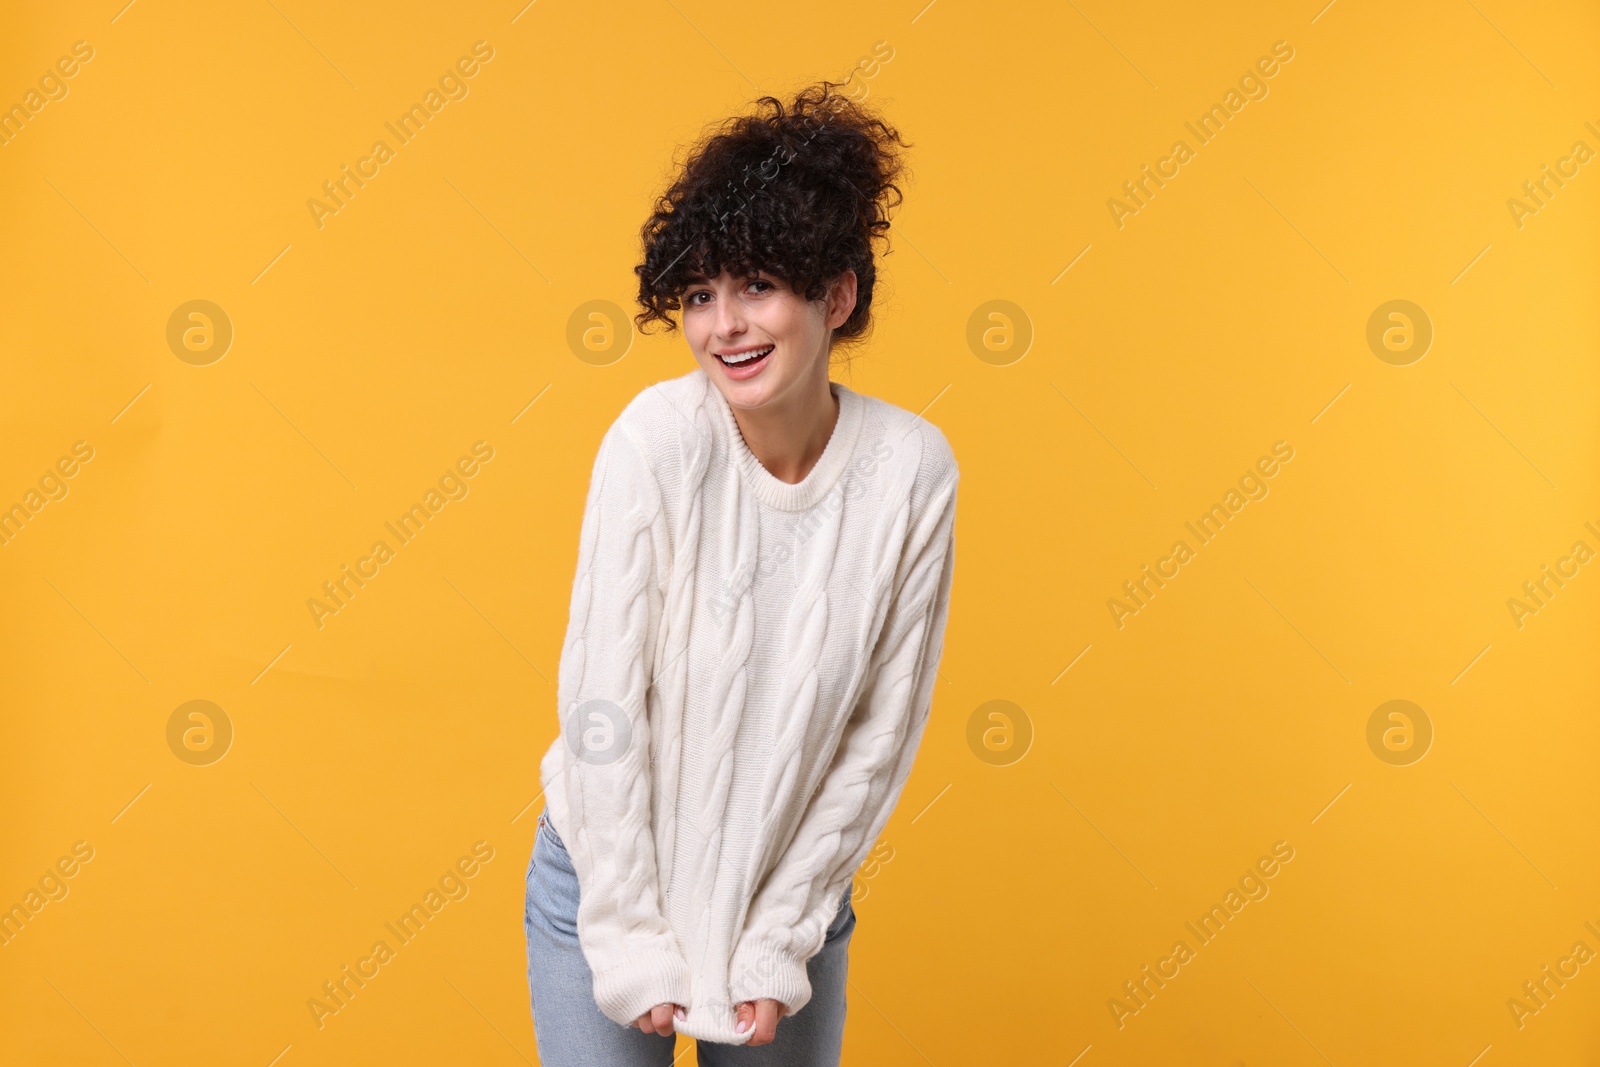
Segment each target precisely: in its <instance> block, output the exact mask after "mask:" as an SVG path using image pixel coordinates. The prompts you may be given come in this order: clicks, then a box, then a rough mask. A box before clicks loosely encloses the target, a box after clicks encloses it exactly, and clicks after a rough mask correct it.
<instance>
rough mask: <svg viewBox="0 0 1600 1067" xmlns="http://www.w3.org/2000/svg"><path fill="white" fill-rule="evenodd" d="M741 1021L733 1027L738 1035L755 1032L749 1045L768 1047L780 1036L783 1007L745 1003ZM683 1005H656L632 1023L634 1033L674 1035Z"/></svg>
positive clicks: (773, 1002)
mask: <svg viewBox="0 0 1600 1067" xmlns="http://www.w3.org/2000/svg"><path fill="white" fill-rule="evenodd" d="M735 1012H736V1014H737V1015H738V1017H739V1021H738V1022H737V1023H735V1024H734V1029H735V1030H736V1031H738V1032H739V1033H741V1034H742V1033H744V1032H745V1031H747V1030H749V1029H751V1028H752V1027H754V1028H755V1033H753V1034H751V1035H750V1040H749V1041H748V1042H746V1044H750V1045H765V1044H767V1043H768V1042H770V1041H771V1040H772V1039H773V1037H774V1036H775V1035H776V1034H777V1032H778V1019H779V1017H781V1016H782V1015H783V1004H782V1003H781V1002H780V1001H776V1000H773V999H771V998H770V997H763V998H761V999H760V1000H746V1001H744V1002H743V1003H741V1004H740V1005H739V1006H738V1007H737V1008H736V1009H735ZM683 1014H684V1011H683V1006H682V1005H681V1004H657V1005H656V1006H655V1007H653V1008H651V1009H650V1010H649V1011H647V1012H645V1013H644V1014H643V1015H641V1016H639V1017H638V1018H637V1019H635V1020H633V1026H634V1028H635V1029H638V1030H642V1031H644V1032H645V1033H647V1034H661V1035H662V1036H666V1035H669V1034H672V1033H674V1030H673V1028H672V1024H673V1020H675V1019H681V1018H683Z"/></svg>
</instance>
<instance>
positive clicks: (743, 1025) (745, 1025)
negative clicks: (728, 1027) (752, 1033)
mask: <svg viewBox="0 0 1600 1067" xmlns="http://www.w3.org/2000/svg"><path fill="white" fill-rule="evenodd" d="M748 1029H750V1024H749V1022H747V1021H746V1020H744V1019H740V1020H739V1025H737V1026H735V1027H734V1028H733V1032H734V1033H736V1034H742V1033H744V1032H745V1031H746V1030H748Z"/></svg>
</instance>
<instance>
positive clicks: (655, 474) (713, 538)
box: [525, 82, 957, 1067]
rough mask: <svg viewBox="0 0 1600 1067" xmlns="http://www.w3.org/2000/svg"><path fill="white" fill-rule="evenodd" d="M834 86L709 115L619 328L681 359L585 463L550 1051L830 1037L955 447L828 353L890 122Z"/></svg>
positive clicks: (833, 1056) (648, 239) (534, 968)
mask: <svg viewBox="0 0 1600 1067" xmlns="http://www.w3.org/2000/svg"><path fill="white" fill-rule="evenodd" d="M837 84H838V83H833V82H822V83H820V84H819V85H817V86H814V87H811V88H809V89H806V90H804V91H802V92H801V93H800V94H799V95H798V96H797V97H796V99H795V100H794V101H793V103H792V105H791V107H790V109H789V110H787V111H785V109H784V106H783V104H782V103H781V102H780V101H778V100H777V99H775V98H773V97H764V98H762V100H761V101H760V102H759V103H760V105H764V106H765V108H766V109H767V110H768V112H769V113H764V114H757V115H753V116H743V117H739V118H736V119H732V120H729V121H728V122H727V123H725V124H724V125H723V126H722V127H721V128H720V129H719V130H718V131H717V132H716V133H715V134H714V135H713V136H711V137H709V138H708V139H706V140H705V141H704V142H703V143H702V144H701V145H700V146H699V147H698V148H697V149H695V150H694V151H693V152H692V153H691V155H690V157H689V159H688V160H687V162H686V163H685V164H684V166H683V170H682V173H681V174H680V175H679V177H678V178H677V180H676V182H675V183H674V184H673V185H672V187H671V188H670V189H669V190H668V192H667V193H666V194H665V195H664V196H663V197H662V198H661V199H660V200H659V201H658V203H657V207H656V211H655V213H654V215H653V216H652V217H651V218H650V220H649V221H648V222H647V223H646V224H645V226H644V230H643V239H644V240H643V243H644V256H643V262H642V263H641V264H640V265H639V266H638V267H636V268H635V270H636V273H637V274H638V275H639V301H640V304H641V305H642V306H643V308H644V309H645V310H644V311H643V312H642V313H641V314H640V316H639V320H638V321H639V325H640V327H641V329H644V328H645V327H647V326H648V325H649V324H650V323H651V322H652V321H659V322H663V323H665V324H666V326H667V328H668V330H669V331H670V330H675V329H677V324H676V323H675V322H674V321H673V319H672V317H671V315H670V314H669V312H672V311H679V312H681V316H682V320H683V323H682V328H683V332H684V337H685V340H686V341H687V342H688V344H689V348H690V350H691V351H692V352H693V354H694V358H695V362H696V363H697V367H696V368H695V369H694V370H692V371H690V372H689V373H687V374H684V375H682V376H681V377H677V378H672V379H669V380H666V381H663V382H659V383H657V384H656V385H653V386H651V387H649V388H647V389H645V390H643V391H642V392H640V393H639V394H638V395H637V396H636V397H635V398H634V399H633V400H632V401H631V402H630V403H629V404H628V406H627V407H626V409H625V410H624V411H623V412H622V414H621V415H620V416H619V417H618V418H617V420H616V421H615V422H614V423H613V424H612V425H611V427H610V429H609V430H608V431H607V433H606V434H605V436H604V438H603V439H602V441H601V443H600V448H599V454H598V456H597V458H596V459H595V463H594V470H593V475H592V480H591V482H590V485H589V492H588V500H587V503H586V506H585V511H584V517H583V526H582V531H581V534H580V540H579V547H578V563H577V576H576V579H575V581H574V583H573V592H572V604H571V614H570V616H569V620H568V625H567V633H566V640H565V643H564V644H563V646H562V652H561V662H560V673H559V678H558V681H557V699H558V702H559V707H560V715H561V727H562V731H561V735H560V736H559V737H558V738H556V740H555V742H554V743H553V744H552V745H551V746H550V749H549V751H548V752H547V753H546V754H545V756H544V759H543V761H542V763H541V765H540V775H541V780H542V784H543V786H544V796H545V810H544V812H543V813H542V814H541V815H540V816H539V826H538V831H537V834H536V838H535V845H534V850H533V856H532V859H531V861H530V863H529V866H528V889H527V905H526V915H525V919H526V922H525V925H526V934H527V941H528V981H529V986H530V991H531V994H532V1002H533V1018H534V1029H535V1032H536V1036H537V1040H538V1046H539V1059H540V1061H541V1063H543V1064H544V1065H545V1067H572V1065H578V1064H585V1065H587V1064H597V1065H605V1067H618V1065H622V1067H630V1065H634V1064H640V1065H643V1064H651V1065H656V1064H659V1065H663V1067H665V1065H667V1064H670V1063H671V1062H672V1060H673V1045H674V1037H673V1034H674V1032H682V1033H685V1034H688V1035H689V1036H691V1037H694V1038H697V1039H698V1040H699V1057H700V1063H701V1064H702V1065H722V1064H783V1065H801V1064H804V1065H824V1064H826V1065H834V1064H838V1063H839V1059H840V1045H841V1041H842V1038H843V1033H844V1021H845V971H846V953H847V951H848V947H849V941H850V937H851V932H852V930H853V929H854V926H855V914H854V912H853V911H852V909H851V907H850V884H851V875H852V873H853V872H854V870H855V868H856V867H857V866H858V865H859V864H860V863H861V862H862V860H863V859H864V858H865V857H866V855H867V853H868V851H869V850H870V849H871V848H872V847H873V845H874V844H875V843H876V841H877V836H878V834H879V833H880V832H881V831H882V829H883V827H884V824H885V823H886V822H887V821H888V819H889V815H890V813H891V812H892V811H893V810H894V807H895V804H896V802H897V801H898V800H899V797H900V792H901V789H902V788H903V787H904V785H905V782H906V778H907V776H908V775H909V774H910V773H911V765H912V760H913V759H914V757H915V755H916V751H917V747H918V744H919V743H920V741H921V738H922V734H923V728H924V726H925V725H926V723H927V720H928V714H929V708H930V706H931V704H932V700H933V687H934V678H935V675H936V673H937V670H938V665H939V658H940V655H941V653H942V650H943V646H944V627H945V619H946V615H947V613H948V606H949V596H950V584H951V574H952V568H953V566H954V559H955V557H954V533H953V530H954V524H955V503H956V481H957V468H956V462H955V457H954V456H953V454H952V453H951V450H950V446H949V444H948V442H947V441H946V440H945V437H944V435H943V434H942V433H941V432H940V431H939V430H938V429H937V428H936V427H934V426H933V425H932V424H930V423H928V422H927V421H925V420H923V419H921V418H919V417H918V416H916V415H913V414H911V413H910V412H908V411H905V410H902V409H901V408H899V407H896V406H894V405H892V404H889V403H887V402H885V401H882V400H879V399H876V398H873V397H869V396H865V395H863V394H859V393H856V392H854V391H852V390H851V389H849V388H847V387H846V386H844V385H842V384H839V383H836V382H830V380H829V377H828V369H829V362H830V356H831V354H832V353H833V352H834V350H835V349H836V348H839V347H840V346H842V345H845V344H846V343H850V342H856V341H858V340H859V339H860V338H862V337H863V336H864V335H865V333H866V331H867V329H868V325H869V322H870V312H871V306H872V294H873V288H874V283H875V281H876V277H877V271H876V267H875V249H874V247H873V240H874V239H882V238H884V237H885V235H886V233H887V231H888V228H889V221H888V213H889V210H890V208H892V207H895V206H897V205H898V204H899V202H900V192H899V189H898V188H897V187H896V186H895V185H894V180H895V178H896V177H897V176H898V175H899V173H900V170H901V165H900V162H899V159H898V155H897V147H896V146H897V145H898V146H899V147H900V148H906V147H910V146H909V145H908V144H906V143H905V142H904V141H902V140H901V139H900V135H899V134H898V133H897V132H895V131H894V130H893V129H891V128H890V127H889V126H887V125H886V124H885V123H884V122H883V121H882V120H881V119H878V118H876V117H874V116H872V115H871V114H870V113H869V112H868V111H866V109H864V108H863V107H862V106H860V105H859V104H857V103H855V102H852V101H851V100H850V99H849V98H847V97H845V96H842V95H840V94H839V93H837V92H835V91H834V90H835V87H836V85H837ZM780 1020H781V1022H780ZM739 1046H744V1047H742V1048H741V1047H739Z"/></svg>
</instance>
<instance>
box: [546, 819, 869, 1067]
mask: <svg viewBox="0 0 1600 1067" xmlns="http://www.w3.org/2000/svg"><path fill="white" fill-rule="evenodd" d="M527 880H528V889H527V900H526V904H525V906H524V910H523V926H524V928H525V932H526V934H527V939H528V989H529V992H530V993H531V994H532V998H533V1029H534V1037H535V1039H536V1041H537V1042H538V1046H539V1063H540V1065H541V1067H590V1065H593V1067H669V1065H671V1064H672V1062H673V1049H674V1046H675V1044H676V1042H677V1035H676V1034H673V1035H662V1034H647V1033H645V1032H644V1031H642V1030H638V1029H635V1028H634V1027H631V1026H619V1025H618V1024H617V1023H615V1022H613V1021H611V1020H610V1019H608V1018H606V1016H605V1015H603V1014H601V1011H600V1008H599V1006H598V1005H597V1004H595V1002H594V976H593V973H592V972H591V971H590V970H589V964H588V962H587V961H586V960H585V959H584V956H583V949H582V948H581V947H580V946H579V944H578V873H577V871H576V870H575V869H574V868H573V866H572V858H571V857H570V856H568V855H567V849H566V846H565V845H563V844H562V843H561V838H560V837H559V836H558V835H557V834H556V831H555V828H554V827H553V826H551V825H550V820H549V818H548V817H547V814H546V813H541V814H540V815H539V829H538V832H537V833H536V834H535V835H534V843H533V856H532V857H531V858H530V859H529V860H528V879H527ZM855 926H856V915H855V909H853V908H852V907H851V906H850V891H849V890H848V889H847V890H846V891H845V895H844V899H843V900H842V901H841V902H840V905H839V914H838V915H837V916H836V917H835V918H834V920H833V924H832V925H831V926H830V927H829V928H828V934H827V939H826V940H825V941H824V942H823V945H822V951H820V952H818V953H817V954H816V955H815V956H813V957H811V959H810V960H809V961H807V963H806V975H807V977H808V978H809V979H810V980H811V1000H810V1001H809V1002H808V1003H807V1004H806V1006H805V1007H804V1008H802V1009H800V1011H799V1012H797V1013H796V1014H794V1015H791V1016H787V1017H785V1018H781V1019H779V1020H778V1030H777V1034H776V1036H774V1037H773V1039H772V1041H770V1042H769V1043H767V1044H765V1045H757V1046H756V1047H754V1048H752V1047H750V1046H748V1045H728V1044H723V1043H721V1042H712V1041H701V1042H697V1048H698V1050H699V1059H700V1067H734V1065H737V1067H744V1065H748V1067H838V1064H839V1057H840V1051H841V1048H842V1046H843V1043H844V1016H845V971H846V969H847V967H848V964H849V948H850V935H851V934H852V932H853V931H854V930H855ZM685 1040H688V1038H685Z"/></svg>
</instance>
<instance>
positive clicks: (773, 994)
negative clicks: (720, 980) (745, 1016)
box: [728, 941, 811, 1016]
mask: <svg viewBox="0 0 1600 1067" xmlns="http://www.w3.org/2000/svg"><path fill="white" fill-rule="evenodd" d="M728 974H729V982H728V992H729V995H730V996H732V998H733V1002H734V1003H735V1004H741V1003H743V1002H744V1001H747V1000H760V999H762V998H763V997H769V998H771V999H772V1000H776V1001H778V1002H780V1003H782V1004H783V1005H784V1007H785V1008H787V1009H788V1010H787V1011H786V1012H785V1013H784V1014H785V1015H786V1016H788V1015H793V1014H795V1013H796V1012H798V1011H799V1010H800V1009H801V1008H803V1007H805V1006H806V1004H807V1003H808V1002H809V1001H810V1000H811V978H810V976H809V975H807V974H806V961H805V960H803V959H800V958H799V957H797V956H795V955H794V954H793V953H791V952H789V951H788V950H787V949H785V948H783V947H781V946H779V945H777V944H775V943H773V942H771V941H764V942H760V943H757V944H748V943H743V942H742V943H740V945H739V947H738V948H737V949H735V950H734V954H733V959H732V961H730V964H729V967H728Z"/></svg>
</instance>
